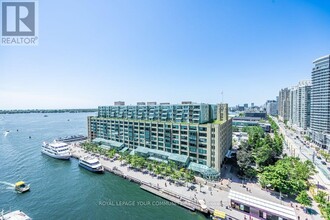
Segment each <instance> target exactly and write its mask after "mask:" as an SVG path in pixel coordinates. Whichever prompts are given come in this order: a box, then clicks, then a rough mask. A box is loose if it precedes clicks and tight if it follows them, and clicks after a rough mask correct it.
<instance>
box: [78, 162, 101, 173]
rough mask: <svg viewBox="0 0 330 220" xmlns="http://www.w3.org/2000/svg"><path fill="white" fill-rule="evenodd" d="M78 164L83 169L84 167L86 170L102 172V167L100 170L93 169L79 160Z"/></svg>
mask: <svg viewBox="0 0 330 220" xmlns="http://www.w3.org/2000/svg"><path fill="white" fill-rule="evenodd" d="M79 166H80V167H82V168H84V169H86V170H88V171H91V172H93V173H104V169H102V170H99V169H93V168H91V167H89V166H86V165H85V164H82V163H80V162H79Z"/></svg>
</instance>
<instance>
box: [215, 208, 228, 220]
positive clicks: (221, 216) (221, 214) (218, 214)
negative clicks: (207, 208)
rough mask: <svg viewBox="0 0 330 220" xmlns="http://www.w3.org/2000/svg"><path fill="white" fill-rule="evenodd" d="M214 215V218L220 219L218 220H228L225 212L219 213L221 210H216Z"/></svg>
mask: <svg viewBox="0 0 330 220" xmlns="http://www.w3.org/2000/svg"><path fill="white" fill-rule="evenodd" d="M213 215H214V217H218V218H223V219H224V218H226V213H225V212H221V211H219V210H216V209H215V210H214V212H213Z"/></svg>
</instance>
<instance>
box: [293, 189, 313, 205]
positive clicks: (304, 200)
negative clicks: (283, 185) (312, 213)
mask: <svg viewBox="0 0 330 220" xmlns="http://www.w3.org/2000/svg"><path fill="white" fill-rule="evenodd" d="M296 200H297V202H299V203H300V204H301V205H303V206H304V208H305V207H308V206H312V200H311V198H310V197H309V196H308V194H307V192H306V191H301V192H300V193H299V195H298V196H297V197H296Z"/></svg>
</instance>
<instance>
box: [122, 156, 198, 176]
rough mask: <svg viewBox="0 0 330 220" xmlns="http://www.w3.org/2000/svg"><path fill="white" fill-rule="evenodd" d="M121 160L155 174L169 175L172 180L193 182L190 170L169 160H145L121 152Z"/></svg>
mask: <svg viewBox="0 0 330 220" xmlns="http://www.w3.org/2000/svg"><path fill="white" fill-rule="evenodd" d="M120 160H121V161H126V162H127V163H128V164H130V166H132V167H134V168H136V169H147V170H148V171H150V172H153V173H154V174H156V175H160V176H163V177H169V178H171V179H173V180H181V181H184V182H193V181H194V179H195V178H194V175H193V173H192V172H191V171H190V170H187V169H185V168H179V167H178V166H177V164H176V163H174V162H173V161H169V162H168V163H164V162H157V161H153V160H147V159H146V158H144V157H140V156H138V155H130V154H122V155H121V156H120Z"/></svg>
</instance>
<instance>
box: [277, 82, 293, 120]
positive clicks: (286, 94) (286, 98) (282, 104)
mask: <svg viewBox="0 0 330 220" xmlns="http://www.w3.org/2000/svg"><path fill="white" fill-rule="evenodd" d="M289 115H290V90H289V89H288V88H285V89H281V90H280V93H279V95H278V117H279V119H280V120H282V121H288V120H289Z"/></svg>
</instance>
